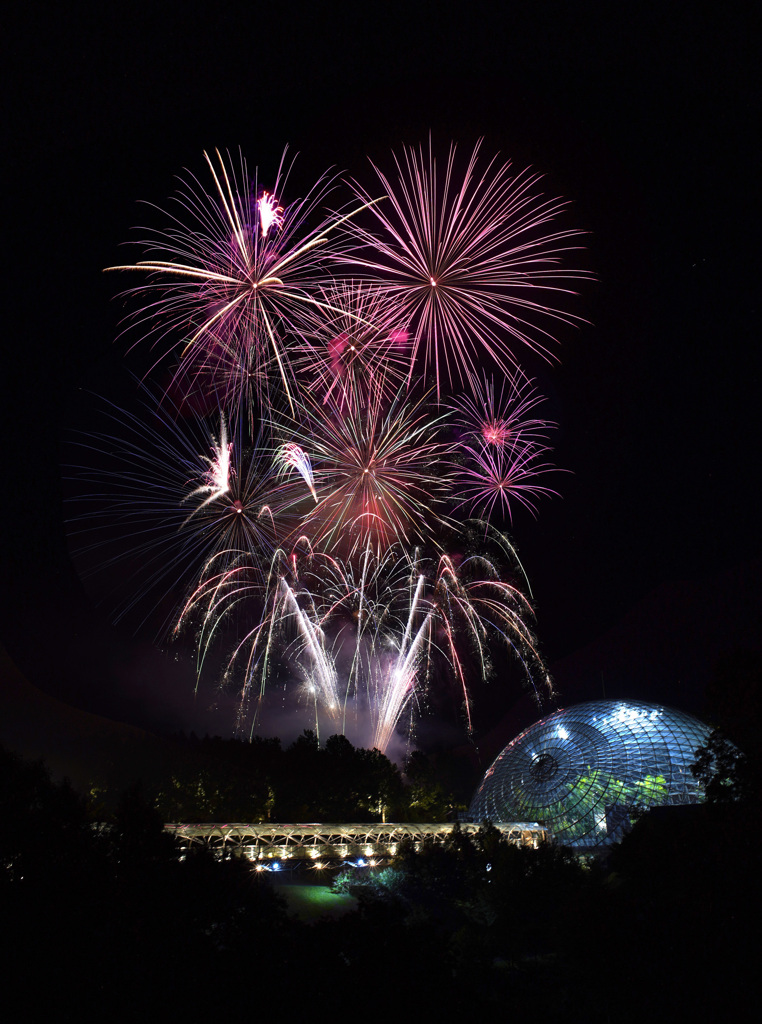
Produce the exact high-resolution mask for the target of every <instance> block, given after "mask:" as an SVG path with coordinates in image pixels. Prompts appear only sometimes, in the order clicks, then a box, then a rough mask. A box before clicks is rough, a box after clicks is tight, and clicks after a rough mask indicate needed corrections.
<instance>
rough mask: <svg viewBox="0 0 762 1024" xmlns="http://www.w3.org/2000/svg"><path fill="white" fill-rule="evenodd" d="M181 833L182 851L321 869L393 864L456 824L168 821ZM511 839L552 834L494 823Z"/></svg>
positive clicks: (538, 839)
mask: <svg viewBox="0 0 762 1024" xmlns="http://www.w3.org/2000/svg"><path fill="white" fill-rule="evenodd" d="M165 828H166V829H167V831H168V832H171V833H172V834H173V835H175V836H176V837H177V839H178V840H179V843H180V848H181V851H183V852H187V851H188V850H189V849H190V848H192V847H194V846H205V847H207V848H209V849H211V850H212V851H213V852H214V853H215V855H216V856H218V857H220V858H224V857H228V856H238V857H246V858H247V859H248V860H251V861H254V862H255V864H256V867H257V868H258V869H259V870H280V869H283V868H292V867H297V866H301V867H304V866H306V867H311V868H314V869H316V870H321V869H324V868H329V867H336V866H337V865H340V864H342V863H350V864H352V865H354V866H357V867H365V866H369V867H376V866H382V865H387V864H389V863H390V862H391V861H392V860H393V859H394V857H395V855H396V853H397V850H398V848H399V845H400V843H402V842H403V841H404V840H408V841H410V842H412V843H413V845H414V847H415V849H417V850H420V849H421V846H422V844H423V843H424V841H426V840H428V841H430V842H431V841H433V842H436V843H444V842H445V841H446V840H447V839H448V838H449V837H450V836H451V835H452V833H453V830H454V828H455V826H454V825H453V824H451V823H445V824H360V825H330V824H328V825H327V824H323V823H318V824H299V825H286V824H271V823H268V824H262V825H260V824H257V825H245V824H233V825H216V824H212V825H166V826H165ZM459 828H460V832H461V834H463V835H474V834H475V833H476V832H478V831H479V828H480V826H479V825H475V824H471V823H462V824H460V825H459ZM494 828H496V829H497V830H498V832H500V833H501V834H502V835H503V836H504V837H505V838H506V839H507V840H508V842H510V843H513V844H515V845H517V846H527V847H533V848H535V849H536V848H537V847H538V846H539V845H540V844H541V843H545V842H548V841H549V839H550V833H549V832H548V830H547V829H546V828H544V826H542V825H539V824H538V823H537V822H525V821H522V822H518V821H517V822H509V823H504V824H499V825H495V826H494Z"/></svg>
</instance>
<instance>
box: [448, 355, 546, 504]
mask: <svg viewBox="0 0 762 1024" xmlns="http://www.w3.org/2000/svg"><path fill="white" fill-rule="evenodd" d="M542 401H543V399H542V396H540V395H539V394H538V393H537V391H536V390H535V388H534V384H533V382H532V381H531V380H528V379H527V378H526V377H524V375H523V374H519V373H516V374H514V375H513V376H512V377H508V378H504V379H503V380H502V381H501V382H500V385H499V389H498V388H496V387H495V381H494V377H490V378H488V377H487V376H486V374H485V375H483V376H482V378H481V379H477V380H473V381H472V393H471V394H465V395H461V396H460V397H459V398H458V400H457V401H456V402H455V403H454V405H453V413H454V416H455V423H456V425H457V428H458V429H459V431H460V435H461V436H460V443H459V445H458V453H459V457H458V460H457V462H456V463H455V464H454V466H453V472H454V475H455V479H456V488H455V493H456V494H457V495H458V504H457V507H458V508H464V507H465V508H468V510H469V513H470V514H471V515H478V516H480V517H481V518H483V519H490V518H491V517H492V516H493V515H494V514H499V515H501V516H505V517H507V518H508V519H509V520H510V519H512V517H513V508H514V507H515V505H516V504H520V505H522V506H523V507H525V508H527V509H529V510H530V511H531V512H532V514H534V513H535V510H536V505H535V503H536V500H537V499H538V498H539V497H540V496H542V495H551V494H555V493H556V492H555V491H553V490H552V489H551V488H549V487H546V486H544V485H542V484H540V483H539V482H538V478H539V477H540V476H543V475H545V474H547V473H551V472H554V471H555V467H554V466H553V465H552V464H551V463H550V462H548V461H547V456H548V455H549V454H550V453H551V451H552V449H551V448H550V447H549V445H548V443H547V435H548V432H549V431H550V430H551V429H552V428H553V427H554V426H555V424H554V423H551V422H550V421H549V420H543V419H538V418H537V417H536V416H535V415H533V413H534V412H535V410H536V408H537V406H538V405H540V404H541V403H542Z"/></svg>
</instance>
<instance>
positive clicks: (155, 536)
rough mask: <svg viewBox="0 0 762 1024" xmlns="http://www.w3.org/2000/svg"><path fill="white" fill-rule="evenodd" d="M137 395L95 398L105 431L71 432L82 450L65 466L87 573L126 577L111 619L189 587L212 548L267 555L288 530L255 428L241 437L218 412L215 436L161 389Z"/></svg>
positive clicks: (288, 495)
mask: <svg viewBox="0 0 762 1024" xmlns="http://www.w3.org/2000/svg"><path fill="white" fill-rule="evenodd" d="M142 398H143V400H142V403H141V405H140V406H139V411H138V412H137V413H130V412H128V411H126V410H124V409H120V408H118V407H117V406H115V405H113V404H112V403H109V402H104V403H103V410H104V412H105V415H106V417H107V419H108V421H109V423H110V429H109V430H107V431H104V432H102V433H93V434H88V435H87V436H85V437H82V438H80V439H79V440H78V441H77V442H76V443H77V447H78V449H79V450H80V451H81V452H82V454H83V456H84V458H82V459H81V461H80V462H79V463H78V464H76V465H72V466H71V467H70V471H71V475H72V477H73V478H74V482H75V486H74V492H75V496H74V497H72V499H71V503H72V506H73V511H72V517H71V520H70V532H71V536H72V541H73V546H74V548H75V551H76V552H77V557H78V559H79V560H80V561H81V562H82V563H83V564H84V565H91V568H90V569H89V570H88V572H89V573H90V574H93V575H95V574H106V575H108V572H109V570H110V568H111V567H112V566H114V565H116V564H121V566H122V569H121V572H120V582H121V584H122V585H123V584H124V579H123V578H122V577H124V578H126V579H128V580H129V582H130V588H129V589H130V597H129V600H128V601H126V602H124V603H123V606H122V608H121V610H120V611H119V613H118V614H117V619H119V618H121V617H122V615H124V614H125V613H126V612H128V611H129V610H130V609H132V608H133V607H134V606H136V605H143V606H148V605H151V606H156V605H157V604H159V603H161V601H162V594H163V588H164V587H165V586H169V587H170V588H171V589H172V590H177V589H179V590H180V591H181V592H182V590H183V588H184V587H185V586H187V585H193V586H195V584H196V583H197V581H198V575H199V571H200V567H201V573H202V575H203V574H204V572H205V571H206V570H205V568H204V567H205V566H206V565H207V563H208V561H209V559H211V558H213V557H216V556H218V555H223V558H227V557H228V554H227V553H230V552H233V553H235V554H234V555H233V556H232V557H234V558H235V557H237V553H239V552H245V553H246V555H247V557H248V558H249V560H250V561H252V562H258V561H259V560H261V559H263V558H264V559H265V560H269V558H270V556H271V553H272V551H273V550H274V549H275V547H276V545H277V541H278V536H279V534H281V533H287V532H288V531H289V529H290V528H291V524H290V521H289V520H288V517H287V516H285V515H284V512H283V507H284V506H285V505H288V504H289V503H290V502H292V501H293V493H292V488H291V487H290V485H289V484H288V483H285V484H284V482H283V481H281V480H279V479H278V477H277V475H276V473H275V471H274V466H273V463H272V458H271V456H270V453H269V451H268V449H267V447H266V446H265V445H264V444H263V438H262V435H261V434H260V435H259V436H257V437H254V438H253V439H251V440H249V439H248V438H247V430H246V429H245V428H244V426H243V425H242V424H240V423H239V424H238V425H237V426H236V428H235V430H234V431H233V433H232V434H229V430H228V426H227V424H226V420H225V418H224V416H223V415H222V414H220V417H219V420H218V423H219V428H220V429H219V433H218V434H217V436H216V437H215V435H214V433H213V432H212V429H213V428H210V427H209V426H208V423H207V420H206V419H204V418H202V417H197V416H185V415H183V414H182V412H181V411H180V410H179V409H178V408H177V406H175V405H173V404H172V403H171V401H170V400H169V398H167V397H166V396H164V397H163V398H162V399H161V401H160V402H158V401H157V400H156V398H155V396H153V395H152V394H151V392H150V391H148V390H147V389H146V388H143V389H142ZM204 451H208V452H210V453H211V454H210V455H205V454H204ZM93 485H96V486H97V489H91V488H92V487H93ZM115 524H117V525H116V528H115ZM146 614H148V615H150V614H151V613H150V612H147V613H146ZM167 614H168V615H171V616H172V617H174V614H175V612H174V610H170V611H169V612H168V613H167ZM168 624H169V623H168V622H167V621H165V623H164V626H163V627H162V629H163V628H165V627H166V626H167V625H168ZM160 632H161V630H160Z"/></svg>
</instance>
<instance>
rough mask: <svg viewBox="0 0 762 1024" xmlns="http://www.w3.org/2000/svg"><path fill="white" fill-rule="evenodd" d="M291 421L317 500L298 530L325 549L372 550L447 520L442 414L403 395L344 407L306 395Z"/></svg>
mask: <svg viewBox="0 0 762 1024" xmlns="http://www.w3.org/2000/svg"><path fill="white" fill-rule="evenodd" d="M301 411H302V413H303V417H302V420H301V422H299V423H296V424H295V425H294V431H295V434H296V436H297V442H298V445H299V447H300V448H302V449H303V450H305V451H308V452H309V454H310V458H311V460H312V463H313V473H314V480H315V491H316V493H317V505H316V506H315V507H314V508H313V509H312V510H311V511H310V512H309V514H308V515H307V516H306V518H305V520H304V522H303V525H302V527H301V529H303V531H304V532H305V533H306V534H307V535H308V536H309V537H310V538H311V540H312V542H313V544H315V545H319V546H321V547H323V548H325V549H326V550H331V549H332V548H336V549H337V550H344V551H348V552H350V553H352V552H358V551H362V550H363V549H364V548H365V546H366V543H367V542H368V541H370V543H371V544H372V545H373V547H374V548H375V550H376V552H377V553H380V552H381V551H383V550H384V549H386V548H387V547H389V546H390V545H391V544H394V543H397V542H399V541H403V540H411V539H412V540H415V539H422V540H429V539H430V538H431V537H432V536H433V534H434V531H435V530H436V529H438V528H440V527H441V526H442V525H443V523H444V522H445V520H444V518H443V515H442V507H443V502H444V495H445V484H446V480H445V479H444V474H441V475H440V472H439V466H440V464H443V463H444V459H445V457H446V455H447V454H448V452H449V447H448V445H447V444H446V443H445V442H444V441H443V440H442V438H441V426H442V423H443V421H444V418H445V414H443V413H442V414H438V415H431V413H430V412H429V410H428V409H427V406H426V399H425V398H423V399H421V400H419V401H418V402H412V401H408V400H407V399H405V397H404V395H403V394H402V393H400V394H398V396H397V397H396V398H395V399H394V400H393V401H392V402H391V403H390V404H387V403H386V402H385V401H384V394H383V392H381V391H380V390H371V392H370V393H368V392H367V391H366V392H365V393H364V397H363V400H360V399H359V398H357V399H353V400H351V401H350V402H348V403H347V404H346V405H344V403H341V404H339V403H335V402H333V401H324V402H322V403H319V402H317V401H316V400H314V399H307V400H306V401H305V402H304V404H303V407H302V410H301Z"/></svg>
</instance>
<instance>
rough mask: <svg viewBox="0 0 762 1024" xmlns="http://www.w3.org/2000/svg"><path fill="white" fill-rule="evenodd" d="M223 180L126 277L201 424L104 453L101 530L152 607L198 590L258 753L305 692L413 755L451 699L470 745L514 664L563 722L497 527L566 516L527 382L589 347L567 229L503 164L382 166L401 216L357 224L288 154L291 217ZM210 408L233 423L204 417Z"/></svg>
mask: <svg viewBox="0 0 762 1024" xmlns="http://www.w3.org/2000/svg"><path fill="white" fill-rule="evenodd" d="M205 157H206V162H207V165H208V169H209V172H210V173H211V184H212V189H211V191H210V192H207V190H206V189H205V188H204V187H203V186H202V185H201V183H200V182H199V181H198V180H197V179H196V178H195V177H193V176H188V177H187V178H186V180H185V181H184V182H183V183H182V184H181V187H180V190H179V192H178V194H177V196H176V197H175V199H174V200H173V202H174V204H175V205H174V206H173V208H172V209H170V210H169V211H168V212H167V214H166V216H167V217H168V219H169V220H168V223H169V227H168V228H166V229H165V230H163V231H155V232H151V233H149V234H148V236H147V240H146V241H145V242H144V243H142V244H143V248H144V255H145V258H144V259H142V260H140V261H138V262H136V263H133V264H130V265H125V266H122V267H115V268H110V269H114V270H116V269H118V270H125V271H133V272H134V271H140V272H142V273H144V274H146V275H148V280H147V282H146V283H144V284H141V285H139V286H138V287H137V288H134V289H132V290H131V294H133V295H135V296H137V298H138V299H139V300H141V301H142V303H143V305H142V308H141V310H140V312H138V313H137V314H136V316H135V320H136V321H137V323H138V324H139V325H142V326H145V327H147V328H148V333H149V335H151V336H152V337H153V340H154V342H155V343H156V344H158V345H159V346H160V347H161V348H163V349H164V350H168V351H169V352H172V353H174V354H175V356H176V362H175V366H174V371H173V372H174V383H173V389H172V390H173V393H176V394H179V395H180V396H182V397H181V398H179V399H178V403H177V405H173V403H172V402H171V401H170V400H169V398H168V397H166V396H165V397H163V398H162V399H161V400H158V401H157V400H155V399H150V400H149V402H148V403H147V404H148V405H149V406H150V405H151V404H153V405H156V407H157V408H156V411H153V412H152V411H150V409H149V411H148V412H144V413H142V414H140V415H138V416H133V417H131V416H127V415H122V414H121V413H119V412H118V411H113V412H112V415H113V418H114V419H115V420H116V421H117V422H118V423H120V424H121V426H120V430H119V431H117V433H119V432H120V431H121V432H122V434H123V435H124V434H125V432H126V436H127V439H126V440H124V441H121V442H115V441H114V439H113V438H112V437H110V436H107V435H99V436H96V437H95V438H93V439H91V440H90V441H89V442H88V446H89V447H90V448H92V449H94V450H95V452H96V453H97V459H96V461H102V460H104V459H108V460H109V462H108V470H107V472H106V474H105V476H106V480H107V483H108V487H107V488H106V490H107V491H109V492H110V493H109V496H108V497H107V498H106V499H104V495H103V493H100V494H95V493H93V494H88V495H86V496H84V497H83V499H82V500H84V501H88V502H93V503H95V502H98V503H99V504H100V507H99V509H98V511H97V512H95V513H93V517H92V520H91V521H96V522H101V523H103V524H106V523H107V522H112V521H113V520H114V518H115V517H118V519H119V534H120V540H121V539H122V538H124V539H125V543H126V544H133V543H134V544H135V546H136V548H137V549H138V553H139V555H140V570H139V572H138V574H137V575H136V577H135V582H136V583H137V582H139V583H140V586H141V587H142V588H143V589H144V590H148V589H151V588H156V587H158V586H159V585H161V584H162V582H164V581H167V580H176V581H177V582H176V584H175V585H176V586H178V585H179V586H180V587H181V588H182V598H181V599H180V601H179V602H176V610H175V613H174V632H175V633H177V632H180V631H181V630H183V629H184V628H186V627H189V628H190V629H191V630H192V632H193V635H194V640H195V644H196V649H197V657H198V668H199V672H201V671H202V669H203V667H204V664H205V663H208V660H209V655H210V652H211V651H212V650H213V649H215V648H216V649H218V650H219V649H220V647H221V646H223V645H224V646H226V647H227V651H226V656H227V671H226V679H227V680H235V685H236V687H237V689H238V691H239V694H240V705H239V719H238V729H239V731H240V732H241V733H243V732H244V729H245V728H246V729H248V731H249V734H251V730H253V729H254V726H255V724H256V723H257V722H258V721H259V717H258V716H259V715H260V712H261V711H262V708H263V707H264V705H265V700H266V695H267V692H268V688H270V687H274V686H275V685H278V686H281V685H283V686H290V685H293V683H294V682H297V683H298V684H299V685H298V686H297V687H295V690H296V692H297V693H298V694H299V695H300V697H301V699H302V701H306V702H307V703H308V704H310V705H311V706H312V707H313V708H314V714H315V724H316V727H317V728H319V724H320V721H321V719H322V720H323V721H327V722H328V723H330V727H331V728H332V729H336V728H341V730H342V731H343V732H346V731H350V730H351V731H353V732H354V733H355V734H356V735H358V736H359V737H361V738H362V740H363V741H364V742H369V743H372V744H373V745H375V746H377V747H378V748H379V749H380V750H387V749H388V748H389V746H390V744H391V743H392V740H393V737H394V736H395V734H397V733H399V732H400V731H401V730H402V729H403V727H404V725H405V723H412V722H413V721H414V719H415V715H416V709H417V708H418V707H419V706H420V701H421V698H422V696H423V694H424V693H425V691H426V687H427V686H428V685H430V684H431V681H432V679H436V680H439V679H441V678H442V677H443V675H444V674H446V675H447V676H448V677H449V678H450V679H452V680H453V682H454V685H455V686H456V687H457V692H458V693H459V694H460V697H461V700H462V705H463V709H464V715H465V719H466V723H467V726H468V728H469V729H470V728H471V696H470V693H471V687H470V683H471V681H473V679H475V678H486V677H487V676H489V675H490V673H491V671H492V664H493V658H494V654H495V651H496V650H497V649H499V648H501V647H502V649H503V650H505V651H508V652H510V654H511V655H512V656H513V657H514V658H515V659H516V660H517V661H518V663H519V664H520V665H521V666H522V667H523V670H524V673H525V676H526V679H527V681H528V683H529V685H530V686H531V688H532V689H533V691H534V693H535V696H536V697H537V699H538V700H540V699H542V698H544V697H546V696H550V695H552V684H551V682H550V679H549V677H548V674H547V671H546V670H545V667H544V665H543V662H542V658H541V655H540V653H539V649H538V646H537V641H536V639H535V636H534V630H533V613H532V608H531V604H530V602H529V600H528V598H527V597H526V596H525V593H524V589H523V588H522V587H519V586H518V585H517V584H516V583H515V575H516V562H517V560H516V558H515V552H514V550H513V549H512V547H511V545H510V543H509V542H508V541H507V539H506V538H505V537H504V536H503V535H502V534H501V533H500V532H499V531H498V530H497V529H496V528H495V527H493V526H491V525H490V523H489V519H490V518H508V519H512V517H513V513H514V511H515V510H516V507H517V506H518V505H523V506H525V507H527V508H528V509H529V510H530V511H532V512H534V509H535V503H536V501H537V499H538V498H539V497H540V496H541V495H543V494H549V493H553V492H552V491H550V489H549V488H548V487H546V486H544V485H543V484H541V483H540V482H539V481H540V478H541V477H542V476H543V475H544V474H546V473H548V472H550V471H551V469H552V468H553V467H552V466H551V465H550V463H549V461H548V457H549V454H550V451H551V449H550V447H549V445H548V440H547V437H548V431H549V430H550V428H551V427H552V426H553V424H551V423H549V422H547V421H546V420H544V419H542V418H540V416H539V414H538V412H539V410H538V407H539V405H540V402H541V398H540V396H539V395H538V394H537V392H536V390H535V388H534V385H533V382H532V381H531V380H529V379H528V378H527V377H526V376H525V375H524V374H523V373H522V372H521V371H520V370H519V369H518V368H517V361H518V357H519V355H520V353H521V351H522V348H526V347H528V348H529V349H531V350H533V351H535V352H537V353H540V354H541V355H543V356H545V357H550V355H551V353H552V336H551V329H552V327H553V325H554V324H555V323H558V322H560V321H563V322H567V323H575V322H577V321H576V318H575V317H574V316H572V315H570V314H568V313H565V312H564V311H563V310H562V309H560V308H559V300H560V298H561V296H562V295H563V294H564V293H570V292H571V285H572V283H573V282H574V281H575V280H580V279H582V278H584V277H586V276H587V275H586V274H584V273H583V272H581V271H579V270H575V269H568V268H567V269H564V267H563V266H562V260H563V259H565V257H567V256H568V254H569V253H570V252H572V251H573V249H574V248H575V244H574V239H575V238H576V237H577V236H578V234H579V233H578V232H576V231H574V230H567V229H564V228H562V227H558V226H554V225H555V224H556V222H557V218H558V217H559V216H560V215H561V214H562V212H563V210H564V209H565V207H566V204H565V203H564V202H563V201H561V200H558V199H548V198H545V197H543V196H542V195H540V194H539V193H538V191H537V183H538V181H539V178H538V176H536V175H533V174H531V173H529V172H526V171H525V172H522V173H519V174H514V173H513V172H512V171H511V169H510V164H508V163H506V164H501V163H499V162H498V160H497V158H494V159H492V160H490V161H486V162H485V161H483V160H482V159H481V157H480V147H479V145H477V146H476V147H475V148H474V150H473V152H472V153H471V155H470V157H468V158H467V159H466V160H465V162H464V163H463V164H462V165H461V161H460V157H459V154H458V153H457V152H456V147H455V146H454V145H453V146H451V148H450V151H449V155H448V157H447V159H446V161H445V163H444V164H443V165H442V164H438V163H437V161H436V159H435V158H434V155H433V149H432V145H431V142H429V147H428V151H424V149H423V148H421V149H404V150H402V151H401V153H400V154H398V155H397V156H395V157H394V160H395V164H396V171H397V174H396V176H391V175H387V174H386V173H385V172H384V171H382V170H380V169H379V168H378V167H376V166H375V165H373V167H374V171H375V174H376V179H377V183H378V185H379V189H378V191H379V195H376V194H374V193H371V192H370V191H367V190H366V189H365V188H364V187H363V186H362V185H359V184H357V183H356V182H355V183H353V184H352V186H351V187H352V190H353V192H354V197H353V198H352V201H351V202H347V203H346V204H343V203H340V204H339V208H338V209H337V210H334V211H329V212H326V211H325V210H323V209H322V207H323V206H324V203H325V200H326V197H327V196H328V194H329V192H331V190H332V189H334V188H338V184H337V182H336V181H334V180H333V179H330V178H328V177H325V176H324V177H323V178H321V179H320V180H319V181H318V182H317V184H316V185H315V186H314V187H313V188H312V189H311V190H309V191H308V192H307V194H306V196H305V197H304V198H303V199H299V200H297V201H295V202H290V203H289V202H288V201H286V199H284V196H285V195H286V193H287V186H288V177H289V170H290V168H287V167H286V164H285V154H284V158H283V159H282V160H281V165H280V168H279V171H278V174H277V175H276V177H275V180H274V182H272V183H269V184H270V185H271V187H269V188H268V190H265V189H262V188H260V186H259V183H258V179H257V175H255V176H254V177H253V179H252V178H250V176H249V174H248V171H247V167H246V163H245V161H244V160H243V159H241V160H240V163H239V165H238V166H236V167H234V166H233V163H232V162H231V161H230V159H229V157H228V158H227V159H223V157H222V156H221V155H220V154H219V152H217V154H216V159H213V158H211V157H209V156H207V155H206V154H205ZM380 193H383V196H380ZM350 198H351V196H350ZM485 359H486V360H488V361H490V362H491V364H492V372H493V376H489V377H488V375H487V373H486V372H485V371H483V370H482V369H481V364H482V361H483V360H485ZM495 373H496V374H497V376H495V375H494V374H495ZM427 378H428V379H427ZM460 384H463V385H465V387H463V388H461V387H457V388H456V389H455V390H456V391H457V394H456V395H455V396H451V397H449V398H448V397H447V395H446V393H445V392H446V391H447V388H448V386H450V385H460ZM199 395H203V396H204V400H205V402H206V405H205V408H206V409H207V410H208V409H209V407H210V404H211V407H212V408H214V407H215V406H216V407H218V411H217V412H216V415H215V416H214V417H206V418H204V417H195V418H190V419H189V418H188V417H187V416H185V415H184V412H183V410H186V409H187V408H188V407H189V406H192V405H193V404H194V402H195V400H196V398H197V397H198V396H199ZM432 396H434V399H435V401H434V405H433V406H432V401H431V398H432ZM98 476H99V473H98V472H97V471H95V470H88V469H84V470H81V471H80V477H81V478H82V479H84V480H88V481H90V480H92V481H94V480H95V479H96V478H98ZM103 476H104V474H103V473H102V472H100V478H101V479H103ZM448 509H449V510H450V512H452V513H453V514H454V513H455V512H457V511H458V510H462V509H465V510H466V511H467V513H468V514H469V515H478V516H480V517H481V518H480V521H478V522H472V521H467V522H465V523H464V522H459V521H456V520H455V519H453V518H451V516H450V515H448V514H447V510H448ZM106 532H108V531H106ZM96 546H97V545H96ZM519 568H520V567H519ZM231 638H232V639H231Z"/></svg>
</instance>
